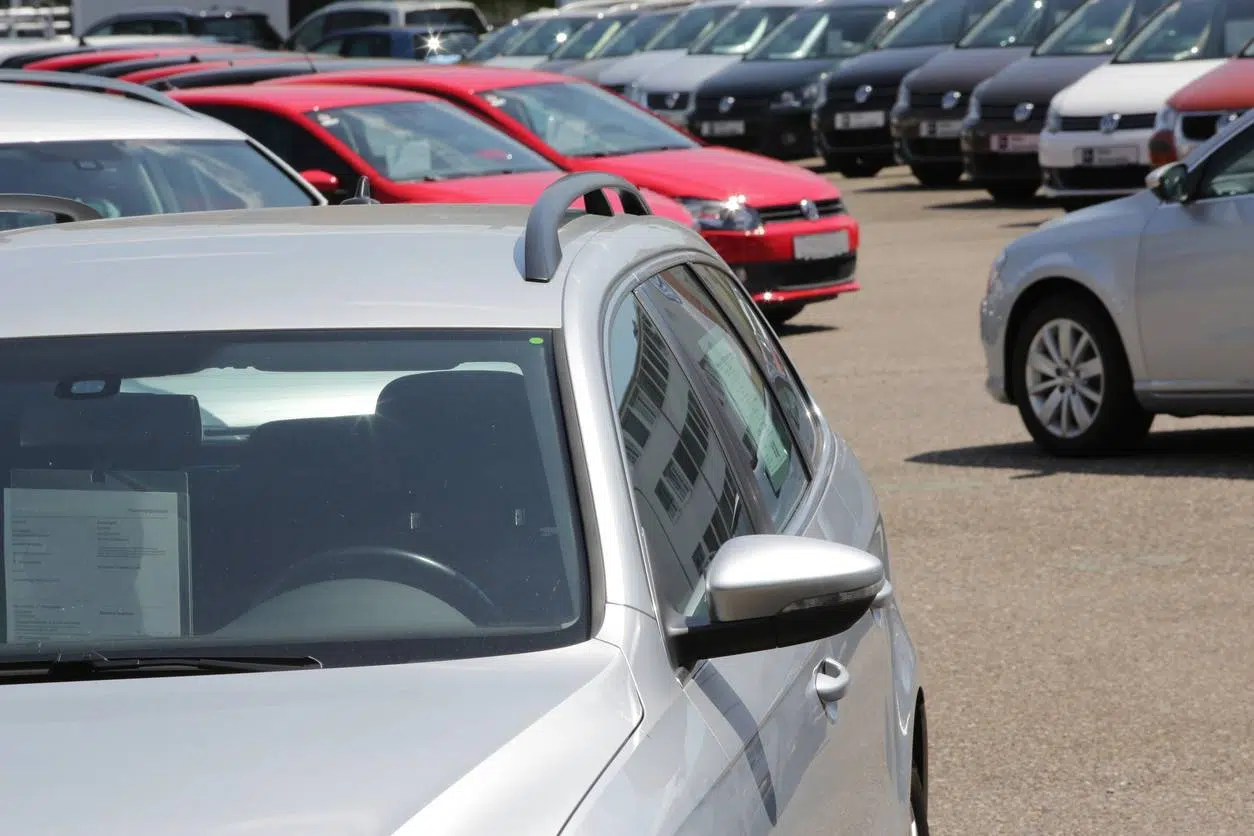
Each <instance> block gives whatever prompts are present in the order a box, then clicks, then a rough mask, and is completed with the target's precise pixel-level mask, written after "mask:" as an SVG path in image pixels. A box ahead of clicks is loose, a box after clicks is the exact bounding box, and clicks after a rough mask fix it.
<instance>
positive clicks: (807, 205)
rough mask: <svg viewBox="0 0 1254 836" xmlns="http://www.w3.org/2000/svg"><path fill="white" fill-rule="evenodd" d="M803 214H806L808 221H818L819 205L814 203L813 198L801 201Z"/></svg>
mask: <svg viewBox="0 0 1254 836" xmlns="http://www.w3.org/2000/svg"><path fill="white" fill-rule="evenodd" d="M801 214H802V215H804V216H805V218H806V220H807V221H817V220H818V219H819V207H817V206H815V205H814V201H813V200H803V201H801Z"/></svg>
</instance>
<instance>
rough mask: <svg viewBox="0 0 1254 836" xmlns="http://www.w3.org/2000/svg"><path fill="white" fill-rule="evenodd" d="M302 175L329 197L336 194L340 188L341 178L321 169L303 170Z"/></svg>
mask: <svg viewBox="0 0 1254 836" xmlns="http://www.w3.org/2000/svg"><path fill="white" fill-rule="evenodd" d="M300 176H301V177H303V178H305V181H306V182H307V183H309V185H311V186H313V187H314V188H315V189H317V190H318V191H319V192H321V193H322V194H323V195H325V196H327V197H330V196H331V195H333V194H335V193H336V192H337V191H339V189H340V178H338V177H336V176H335V175H334V174H330V173H328V172H325V171H321V170H320V169H316V168H315V169H311V170H309V171H302V172H301V173H300Z"/></svg>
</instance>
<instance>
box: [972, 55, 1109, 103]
mask: <svg viewBox="0 0 1254 836" xmlns="http://www.w3.org/2000/svg"><path fill="white" fill-rule="evenodd" d="M1109 60H1110V55H1109V54H1107V55H1040V56H1033V55H1029V56H1028V57H1026V58H1020V59H1019V60H1018V61H1015V62H1014V63H1013V64H1011V65H1009V66H1008V67H1006V68H1005V69H1003V70H1002V71H1001V72H999V73H997V74H996V75H994V76H993V77H992V78H990V79H988V80H987V81H985V82H983V83H982V84H980V86H979V96H980V103H981V104H992V105H1016V104H1019V103H1020V102H1031V103H1032V104H1034V105H1036V106H1037V107H1040V108H1045V107H1048V106H1049V102H1050V100H1051V99H1053V98H1054V95H1055V94H1056V93H1057V92H1058V91H1059V90H1062V89H1063V88H1064V87H1066V86H1067V85H1069V84H1071V83H1072V82H1075V81H1077V80H1079V79H1080V78H1081V77H1083V76H1084V74H1085V73H1087V72H1090V71H1091V70H1093V68H1094V67H1100V66H1101V65H1102V64H1104V63H1106V62H1107V61H1109ZM1043 112H1044V111H1043V110H1042V113H1043Z"/></svg>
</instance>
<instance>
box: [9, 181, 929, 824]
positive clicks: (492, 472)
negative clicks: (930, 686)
mask: <svg viewBox="0 0 1254 836" xmlns="http://www.w3.org/2000/svg"><path fill="white" fill-rule="evenodd" d="M608 190H617V191H618V194H619V199H620V201H621V204H622V206H623V208H624V209H625V212H626V213H625V214H621V215H614V214H612V210H611V204H610V202H609V201H608V200H607V198H606V191H608ZM580 199H582V200H583V201H584V205H585V207H586V208H587V210H588V213H572V212H570V211H569V210H568V207H570V205H571V204H572V203H574V202H576V201H578V200H580ZM35 200H36V199H35V198H32V197H27V198H25V199H22V198H18V197H7V198H4V199H2V200H0V207H4V206H6V205H9V204H17V205H18V207H19V208H20V209H21V210H23V211H30V210H31V209H32V204H33V203H34V202H35ZM50 210H51V213H52V214H55V215H57V216H58V217H60V218H61V219H62V220H68V221H69V222H65V223H60V224H57V225H44V226H39V227H31V228H27V229H24V230H20V231H16V232H11V233H8V234H6V235H3V236H0V277H2V278H0V282H3V284H4V292H5V299H6V303H5V304H4V305H3V306H0V410H2V411H0V455H2V456H3V457H4V459H5V465H6V466H5V467H4V473H5V475H6V477H7V479H8V481H7V482H6V485H7V487H6V488H5V491H4V541H3V548H4V570H5V572H4V580H5V586H4V593H5V594H4V601H3V606H4V608H5V611H6V612H5V615H6V618H5V620H4V622H2V623H3V624H4V630H5V632H4V635H3V639H4V641H3V644H2V645H0V717H3V718H4V719H3V722H0V772H2V773H3V775H4V781H3V782H0V806H2V807H3V810H4V821H5V830H6V832H11V833H21V834H23V836H51V834H57V836H79V834H81V836H157V834H162V835H163V836H164V834H169V833H172V832H177V833H180V834H185V836H210V834H213V836H226V834H238V835H239V836H244V834H247V836H279V835H280V834H282V836H291V834H318V835H319V836H323V835H324V834H325V836H330V834H336V836H384V834H405V835H406V836H416V834H422V836H432V835H433V834H498V833H510V834H515V835H516V836H527V835H528V834H548V836H552V834H558V833H562V834H587V835H588V836H613V835H614V834H623V836H647V834H680V833H682V834H693V836H697V834H700V835H701V836H705V835H706V834H709V836H715V834H717V836H725V835H726V834H762V833H772V834H816V833H823V834H858V836H865V835H866V834H884V836H904V835H905V834H907V833H922V834H926V833H927V824H926V786H927V734H926V723H925V720H924V703H923V693H922V691H921V690H920V685H919V678H918V671H917V669H916V659H915V652H914V650H913V648H912V646H911V643H910V639H909V637H908V635H907V632H906V628H905V626H904V624H903V621H902V617H901V613H900V612H899V610H898V606H897V603H896V598H895V596H894V592H893V587H892V585H891V583H890V579H891V573H890V567H889V564H888V551H887V546H886V540H885V536H884V528H883V525H882V522H881V519H880V514H879V509H878V503H877V501H876V496H875V493H874V492H873V491H872V489H871V486H870V484H869V483H868V481H867V478H866V476H865V474H864V473H863V472H862V470H861V469H860V468H859V466H858V462H857V459H856V458H855V457H854V456H853V454H852V453H851V452H850V450H849V448H848V447H847V446H846V445H845V443H844V442H843V441H842V440H841V439H840V438H839V437H837V436H836V435H835V434H834V433H833V432H832V430H831V429H830V427H829V426H828V424H827V422H826V421H825V420H824V418H823V416H822V414H821V412H820V411H819V409H818V408H817V406H816V405H815V403H814V401H813V400H812V399H811V397H810V396H809V394H808V393H807V392H806V390H805V388H804V386H803V385H802V383H801V381H800V380H799V379H798V377H797V375H796V371H795V369H794V368H793V366H792V365H791V364H790V363H789V361H788V359H787V357H786V355H785V354H784V352H783V350H782V349H781V347H780V345H779V343H778V342H777V340H776V338H775V336H774V334H773V333H772V332H771V330H770V329H769V327H768V326H767V325H766V322H765V320H764V319H763V318H762V316H761V314H760V313H758V312H757V309H756V308H755V306H754V305H753V303H752V302H751V301H750V299H749V298H748V297H747V296H746V295H745V293H744V292H743V291H742V290H741V288H740V286H739V284H738V283H737V282H736V280H735V278H734V277H733V275H732V273H731V272H730V270H729V269H728V267H727V265H726V264H724V263H723V262H722V261H720V260H719V258H718V256H717V255H716V254H715V253H714V251H713V250H712V249H710V247H709V246H708V245H707V244H706V243H705V242H704V241H703V240H702V239H701V237H700V236H699V235H697V234H696V233H695V232H692V231H691V230H688V229H685V228H683V227H681V226H679V225H677V224H675V223H673V222H671V221H667V220H661V219H656V218H654V217H651V216H649V215H648V214H647V213H648V209H647V207H646V206H645V204H644V201H643V199H642V198H641V197H640V196H639V194H638V193H636V192H635V190H634V189H632V187H630V186H629V185H628V184H627V183H626V182H625V181H623V180H620V179H617V178H613V177H609V176H607V175H602V174H595V173H585V174H573V175H569V176H568V177H566V178H563V179H562V180H559V181H558V182H557V183H555V184H554V185H553V186H551V187H550V188H549V189H548V190H547V191H546V192H545V193H544V194H543V195H542V196H541V197H540V199H539V200H538V201H537V203H536V204H535V206H534V207H532V208H531V209H530V211H529V210H528V209H527V208H525V207H494V206H432V205H427V206H414V205H393V206H361V205H354V206H337V207H310V208H306V209H265V210H244V211H232V212H204V213H188V214H182V215H165V216H152V217H143V218H124V219H115V220H86V221H83V220H75V218H77V217H90V210H89V209H88V208H87V207H81V210H80V211H79V213H78V215H76V214H75V212H74V211H73V206H72V204H71V203H70V202H67V201H57V202H55V204H54V205H52V206H50Z"/></svg>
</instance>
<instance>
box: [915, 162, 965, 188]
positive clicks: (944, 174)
mask: <svg viewBox="0 0 1254 836" xmlns="http://www.w3.org/2000/svg"><path fill="white" fill-rule="evenodd" d="M910 171H911V173H912V174H914V179H916V180H918V181H919V182H920V183H922V184H923V185H924V186H926V187H927V188H929V189H944V188H948V187H950V186H956V185H958V181H959V180H961V179H962V172H963V169H962V163H914V164H912V165H911V166H910Z"/></svg>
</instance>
